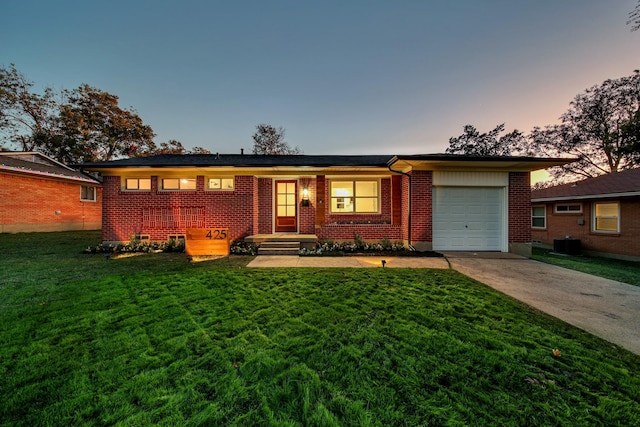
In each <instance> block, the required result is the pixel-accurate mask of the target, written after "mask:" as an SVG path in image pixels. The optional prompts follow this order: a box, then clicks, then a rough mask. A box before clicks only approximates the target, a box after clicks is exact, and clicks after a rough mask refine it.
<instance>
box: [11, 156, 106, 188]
mask: <svg viewBox="0 0 640 427" xmlns="http://www.w3.org/2000/svg"><path fill="white" fill-rule="evenodd" d="M0 171H6V172H9V173H17V174H23V175H31V176H37V177H41V178H49V179H62V180H67V181H78V182H83V183H90V184H100V182H99V181H98V180H96V179H95V178H92V177H90V176H88V175H86V174H84V173H82V172H79V171H76V170H74V169H72V168H70V167H68V166H66V165H64V164H62V163H60V162H58V161H56V160H54V159H52V158H50V157H47V156H45V155H44V154H42V153H38V152H23V151H20V152H15V151H3V152H0Z"/></svg>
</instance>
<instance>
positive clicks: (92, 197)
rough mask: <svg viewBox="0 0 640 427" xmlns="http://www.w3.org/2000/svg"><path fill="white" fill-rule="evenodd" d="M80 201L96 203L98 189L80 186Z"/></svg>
mask: <svg viewBox="0 0 640 427" xmlns="http://www.w3.org/2000/svg"><path fill="white" fill-rule="evenodd" d="M80 200H83V201H85V202H95V201H96V187H91V186H90V185H81V186H80Z"/></svg>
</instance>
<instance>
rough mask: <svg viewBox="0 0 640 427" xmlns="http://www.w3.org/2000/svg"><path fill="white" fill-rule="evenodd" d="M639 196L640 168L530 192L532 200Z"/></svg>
mask: <svg viewBox="0 0 640 427" xmlns="http://www.w3.org/2000/svg"><path fill="white" fill-rule="evenodd" d="M628 196H640V168H636V169H627V170H623V171H621V172H617V173H610V174H606V175H601V176H597V177H595V178H587V179H585V180H582V181H578V182H573V183H569V184H563V185H558V186H555V187H549V188H544V189H541V190H535V191H532V192H531V201H532V202H545V201H554V200H580V199H596V198H598V199H600V198H611V197H628Z"/></svg>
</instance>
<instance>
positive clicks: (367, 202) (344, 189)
mask: <svg viewBox="0 0 640 427" xmlns="http://www.w3.org/2000/svg"><path fill="white" fill-rule="evenodd" d="M379 197H380V196H379V195H378V181H331V212H333V213H375V212H378V204H379V202H378V199H379Z"/></svg>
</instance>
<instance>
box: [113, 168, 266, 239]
mask: <svg viewBox="0 0 640 427" xmlns="http://www.w3.org/2000/svg"><path fill="white" fill-rule="evenodd" d="M256 185H257V184H256V181H255V178H254V177H252V176H236V177H235V188H234V190H233V191H219V192H218V191H206V190H205V189H204V177H203V176H198V177H197V189H196V190H195V191H159V190H158V179H157V177H156V176H152V177H151V191H147V192H131V191H122V190H121V187H120V177H118V176H107V177H105V178H104V181H103V187H104V199H105V203H104V204H103V219H104V220H103V229H102V239H103V240H105V241H128V240H129V239H130V238H131V236H132V235H134V234H146V235H149V238H150V239H151V240H159V241H162V240H167V238H168V236H169V235H170V234H185V231H186V229H187V228H228V229H229V234H230V238H231V239H233V240H235V239H239V238H242V237H245V236H247V235H250V234H253V233H254V228H253V227H254V222H255V221H254V218H255V214H254V212H255V209H256V207H255V205H254V203H255V199H254V195H255V189H256Z"/></svg>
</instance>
